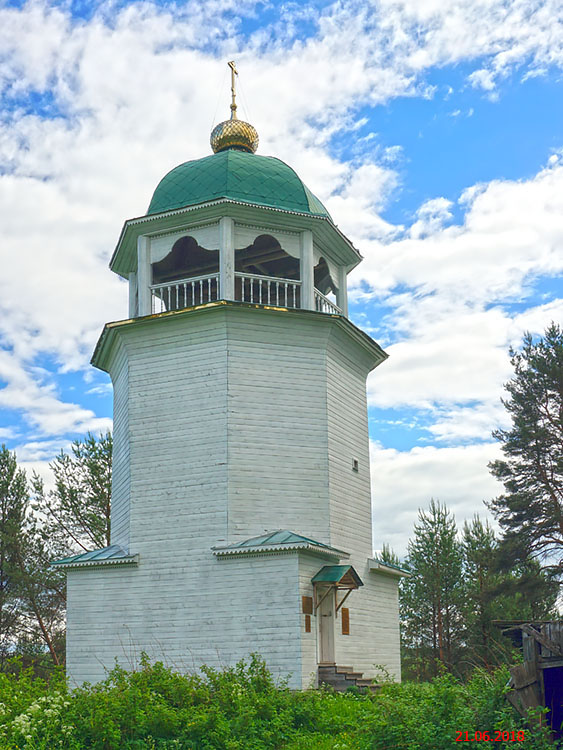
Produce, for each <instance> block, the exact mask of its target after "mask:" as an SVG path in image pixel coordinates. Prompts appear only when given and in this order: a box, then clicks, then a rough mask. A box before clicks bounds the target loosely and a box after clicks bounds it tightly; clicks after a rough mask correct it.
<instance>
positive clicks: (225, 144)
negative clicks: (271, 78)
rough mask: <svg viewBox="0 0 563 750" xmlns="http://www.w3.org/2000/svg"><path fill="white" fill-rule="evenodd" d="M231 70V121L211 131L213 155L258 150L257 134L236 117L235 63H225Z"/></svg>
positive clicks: (247, 124)
mask: <svg viewBox="0 0 563 750" xmlns="http://www.w3.org/2000/svg"><path fill="white" fill-rule="evenodd" d="M227 65H228V66H229V68H230V69H231V119H230V120H225V121H224V122H220V123H219V124H218V125H216V126H215V127H214V128H213V130H212V131H211V138H210V143H211V148H212V149H213V153H215V154H216V153H218V152H219V151H226V150H227V149H231V148H232V149H235V150H236V151H248V152H249V153H251V154H253V153H254V152H255V151H256V149H257V148H258V133H257V132H256V128H254V127H253V126H252V125H251V124H250V123H249V122H244V120H239V119H238V117H237V102H236V93H237V92H236V77H237V76H238V70H237V68H236V65H235V61H234V60H231V61H230V62H228V63H227Z"/></svg>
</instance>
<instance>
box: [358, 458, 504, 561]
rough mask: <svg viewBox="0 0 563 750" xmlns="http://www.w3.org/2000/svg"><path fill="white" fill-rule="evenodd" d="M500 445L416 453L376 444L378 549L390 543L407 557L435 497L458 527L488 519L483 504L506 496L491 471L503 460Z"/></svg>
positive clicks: (374, 483) (374, 473) (373, 463)
mask: <svg viewBox="0 0 563 750" xmlns="http://www.w3.org/2000/svg"><path fill="white" fill-rule="evenodd" d="M499 455H500V452H499V447H498V445H497V444H495V443H485V444H482V445H471V446H463V447H451V448H435V447H432V446H428V447H425V448H413V449H412V450H410V451H396V450H392V449H389V448H387V449H386V448H382V447H381V446H380V445H378V444H377V443H372V445H371V467H372V486H373V523H374V545H375V548H376V549H381V547H382V546H383V544H384V543H387V544H390V545H391V547H392V548H393V549H394V550H395V552H396V553H397V554H399V555H400V556H403V555H404V554H405V553H406V549H407V543H408V540H409V539H410V538H411V537H412V534H413V527H414V524H415V523H416V521H417V518H418V510H419V508H421V509H423V510H426V509H427V508H428V504H429V502H430V499H431V498H434V499H436V500H439V501H440V502H442V503H445V504H446V505H447V506H448V508H449V509H450V510H451V511H452V512H453V513H454V514H455V518H456V522H457V525H458V528H461V527H462V526H463V521H464V520H470V519H471V518H472V517H473V515H474V514H475V513H479V514H480V516H481V517H482V518H484V517H485V516H488V512H487V510H486V508H485V506H484V505H483V501H484V500H490V499H492V498H493V497H495V496H496V495H498V494H500V492H501V491H502V485H500V484H499V483H498V482H497V481H496V480H495V479H494V478H493V477H492V476H491V475H490V474H489V472H488V471H487V468H486V467H487V464H488V462H489V461H492V460H494V459H495V458H498V457H499Z"/></svg>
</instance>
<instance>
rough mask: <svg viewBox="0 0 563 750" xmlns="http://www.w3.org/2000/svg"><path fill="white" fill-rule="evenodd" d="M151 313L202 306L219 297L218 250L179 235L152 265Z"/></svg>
mask: <svg viewBox="0 0 563 750" xmlns="http://www.w3.org/2000/svg"><path fill="white" fill-rule="evenodd" d="M151 270H152V291H153V309H154V312H163V311H165V310H178V309H181V308H184V307H191V306H193V305H202V304H205V303H206V302H211V301H213V300H216V299H217V298H218V282H219V251H218V250H208V249H207V248H205V247H201V245H199V244H198V243H197V241H196V240H195V239H194V238H193V237H190V236H186V237H181V238H180V239H179V240H177V241H176V242H175V243H174V245H173V246H172V249H171V250H170V252H169V253H168V255H166V256H165V257H164V258H163V259H162V260H159V261H157V262H155V263H152V264H151Z"/></svg>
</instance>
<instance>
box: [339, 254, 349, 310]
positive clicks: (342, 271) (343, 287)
mask: <svg viewBox="0 0 563 750" xmlns="http://www.w3.org/2000/svg"><path fill="white" fill-rule="evenodd" d="M337 283H338V289H337V290H336V304H337V305H338V307H339V308H340V309H341V310H342V315H344V317H345V318H347V317H348V286H347V283H348V274H347V273H346V266H339V267H338V280H337Z"/></svg>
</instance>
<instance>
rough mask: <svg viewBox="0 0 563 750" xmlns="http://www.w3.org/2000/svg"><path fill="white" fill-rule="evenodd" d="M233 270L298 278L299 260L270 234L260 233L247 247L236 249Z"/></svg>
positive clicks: (259, 274) (284, 277) (283, 277)
mask: <svg viewBox="0 0 563 750" xmlns="http://www.w3.org/2000/svg"><path fill="white" fill-rule="evenodd" d="M235 270H236V271H237V272H238V273H251V274H256V275H257V276H272V277H276V278H282V279H292V280H293V279H295V280H298V279H299V260H298V259H297V258H293V257H292V256H291V255H289V253H286V251H285V250H284V249H283V248H282V246H281V245H280V243H279V242H278V241H277V240H276V238H275V237H272V235H271V234H261V235H259V236H258V237H256V239H255V240H254V242H253V243H252V245H248V247H245V248H242V249H241V250H236V252H235Z"/></svg>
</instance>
